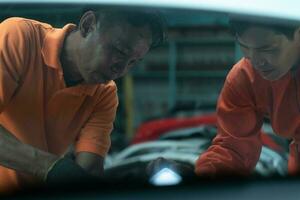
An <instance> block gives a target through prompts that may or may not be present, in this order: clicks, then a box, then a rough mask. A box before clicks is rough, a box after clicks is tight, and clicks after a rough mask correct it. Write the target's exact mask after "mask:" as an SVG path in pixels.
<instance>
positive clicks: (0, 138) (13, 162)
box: [0, 126, 58, 178]
mask: <svg viewBox="0 0 300 200" xmlns="http://www.w3.org/2000/svg"><path fill="white" fill-rule="evenodd" d="M57 159H58V156H56V155H54V154H50V153H47V152H44V151H41V150H39V149H37V148H34V147H32V146H30V145H27V144H24V143H22V142H20V141H19V140H18V139H17V138H16V137H14V136H13V135H12V134H11V133H9V132H8V131H7V130H6V129H4V128H3V127H1V126H0V165H3V166H5V167H7V168H10V169H14V170H16V171H19V172H23V173H28V174H32V175H35V176H37V177H39V178H43V177H45V176H46V174H47V172H48V169H49V167H50V166H51V165H52V164H53V163H54V162H55V161H56V160H57Z"/></svg>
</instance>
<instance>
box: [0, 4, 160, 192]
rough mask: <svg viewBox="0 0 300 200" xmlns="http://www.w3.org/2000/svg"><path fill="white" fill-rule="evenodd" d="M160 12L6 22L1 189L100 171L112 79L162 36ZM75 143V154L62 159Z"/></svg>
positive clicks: (113, 103) (0, 99)
mask: <svg viewBox="0 0 300 200" xmlns="http://www.w3.org/2000/svg"><path fill="white" fill-rule="evenodd" d="M162 22H163V21H162V18H161V16H160V15H159V13H157V12H155V11H134V10H129V9H103V10H99V11H97V12H93V11H88V12H85V13H84V15H83V16H82V17H81V19H80V22H79V25H78V26H77V27H76V26H75V25H74V24H67V25H66V26H64V27H63V28H62V29H58V28H53V27H52V26H50V25H49V24H45V23H41V22H38V21H35V20H30V19H24V18H9V19H7V20H5V21H3V22H2V23H1V24H0V30H1V32H0V112H1V114H0V124H1V127H0V191H6V190H8V189H11V188H18V187H22V185H24V184H27V183H28V182H31V181H33V182H35V181H36V180H35V179H42V178H46V179H47V180H49V179H50V180H51V181H55V180H57V179H59V178H60V176H61V178H69V177H72V176H74V175H75V176H76V174H78V176H80V174H84V173H87V174H92V175H96V176H97V175H101V173H102V170H103V158H104V157H105V155H106V153H107V151H108V149H109V147H110V136H109V135H110V132H111V131H112V128H113V121H114V119H115V113H116V109H117V105H118V98H117V88H116V85H115V83H114V81H113V80H114V79H116V78H119V77H121V76H123V75H124V74H125V73H126V72H127V71H128V70H129V69H130V68H131V67H132V66H134V65H135V64H136V63H137V62H138V61H139V60H140V59H142V58H143V57H144V56H145V54H146V53H147V52H148V51H149V50H150V49H151V48H153V47H155V46H157V45H159V44H160V43H161V42H163V40H164V35H165V33H164V27H163V23H162ZM72 144H74V146H75V151H76V159H75V161H72V160H70V159H67V158H62V157H61V156H63V155H64V153H65V152H66V150H67V148H68V147H69V146H70V145H72Z"/></svg>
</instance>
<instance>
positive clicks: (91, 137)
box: [75, 83, 118, 157]
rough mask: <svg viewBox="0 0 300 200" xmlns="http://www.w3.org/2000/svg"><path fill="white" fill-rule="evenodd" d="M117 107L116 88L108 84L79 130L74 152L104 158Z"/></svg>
mask: <svg viewBox="0 0 300 200" xmlns="http://www.w3.org/2000/svg"><path fill="white" fill-rule="evenodd" d="M117 107H118V96H117V87H116V85H115V83H113V84H110V85H109V86H107V88H105V89H104V91H103V92H102V94H101V97H100V98H99V102H98V103H97V105H96V107H95V109H94V111H93V113H92V114H91V116H90V117H89V120H88V121H87V123H86V124H85V126H84V127H83V129H82V130H81V133H80V134H79V137H78V140H77V142H76V145H75V150H76V152H91V153H95V154H98V155H100V156H102V157H105V155H106V154H107V152H108V150H109V148H110V145H111V140H110V133H111V131H112V129H113V122H114V120H115V116H116V111H117Z"/></svg>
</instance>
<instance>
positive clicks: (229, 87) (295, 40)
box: [149, 18, 300, 177]
mask: <svg viewBox="0 0 300 200" xmlns="http://www.w3.org/2000/svg"><path fill="white" fill-rule="evenodd" d="M231 28H232V30H233V32H234V34H235V37H236V40H237V42H238V43H239V45H240V47H241V50H242V52H243V54H244V57H243V58H242V59H241V60H240V61H239V62H238V63H237V64H235V65H234V66H233V68H232V69H231V70H230V72H229V74H228V76H227V78H226V81H225V83H224V87H223V89H222V91H221V94H220V96H219V99H218V103H217V120H218V124H217V125H218V133H217V136H216V137H215V138H214V140H213V142H212V144H211V146H210V147H209V148H208V150H207V151H206V152H204V153H203V154H201V155H200V157H199V158H198V160H197V161H196V165H195V172H196V174H197V175H199V176H209V177H220V176H223V175H228V174H231V175H232V174H234V175H242V176H245V175H249V174H250V173H251V172H252V171H253V169H254V168H255V166H256V163H257V161H258V159H259V156H260V153H261V148H262V142H261V139H260V129H261V127H262V124H263V118H264V117H267V118H269V119H270V121H271V124H272V127H273V130H274V131H275V132H276V133H277V134H278V135H280V136H282V137H284V138H288V139H292V143H291V144H290V157H289V163H288V168H289V173H290V174H292V175H293V174H296V173H297V172H299V169H300V163H299V162H300V157H299V156H300V146H299V144H300V63H299V58H300V26H299V25H298V26H292V25H291V26H289V25H286V26H284V25H276V24H266V23H262V22H253V21H245V20H239V19H238V18H232V19H231ZM297 161H298V162H297ZM166 164H168V165H169V166H171V167H173V168H174V167H175V168H180V166H177V167H176V165H178V164H175V163H174V162H173V163H172V162H169V163H168V161H166V160H164V159H158V160H156V161H154V162H152V163H151V164H150V165H149V168H151V166H152V167H154V168H156V169H157V168H158V166H159V165H166Z"/></svg>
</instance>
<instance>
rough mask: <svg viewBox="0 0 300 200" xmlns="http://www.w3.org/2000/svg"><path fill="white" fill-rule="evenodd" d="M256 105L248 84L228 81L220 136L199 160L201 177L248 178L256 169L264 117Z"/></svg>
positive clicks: (219, 116) (220, 104)
mask: <svg viewBox="0 0 300 200" xmlns="http://www.w3.org/2000/svg"><path fill="white" fill-rule="evenodd" d="M237 83H238V84H237ZM253 102H254V101H253V100H251V92H249V87H247V85H246V84H241V83H240V82H236V84H233V83H231V82H230V81H229V80H228V78H227V80H226V82H225V84H224V87H223V89H222V91H221V94H220V97H219V99H218V105H217V119H218V125H217V126H218V134H217V136H216V137H215V138H214V140H213V142H212V145H211V146H210V147H209V148H208V150H207V151H206V152H204V153H203V154H202V155H200V157H199V158H198V160H197V161H196V166H195V172H196V174H197V175H200V176H202V175H203V176H222V175H226V174H227V175H228V174H234V175H247V174H249V173H250V172H251V171H252V170H253V169H254V168H255V166H256V163H257V161H258V159H259V156H260V153H261V148H262V143H261V141H260V128H261V126H262V123H263V115H262V113H260V112H259V111H257V109H255V105H254V103H253Z"/></svg>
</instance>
